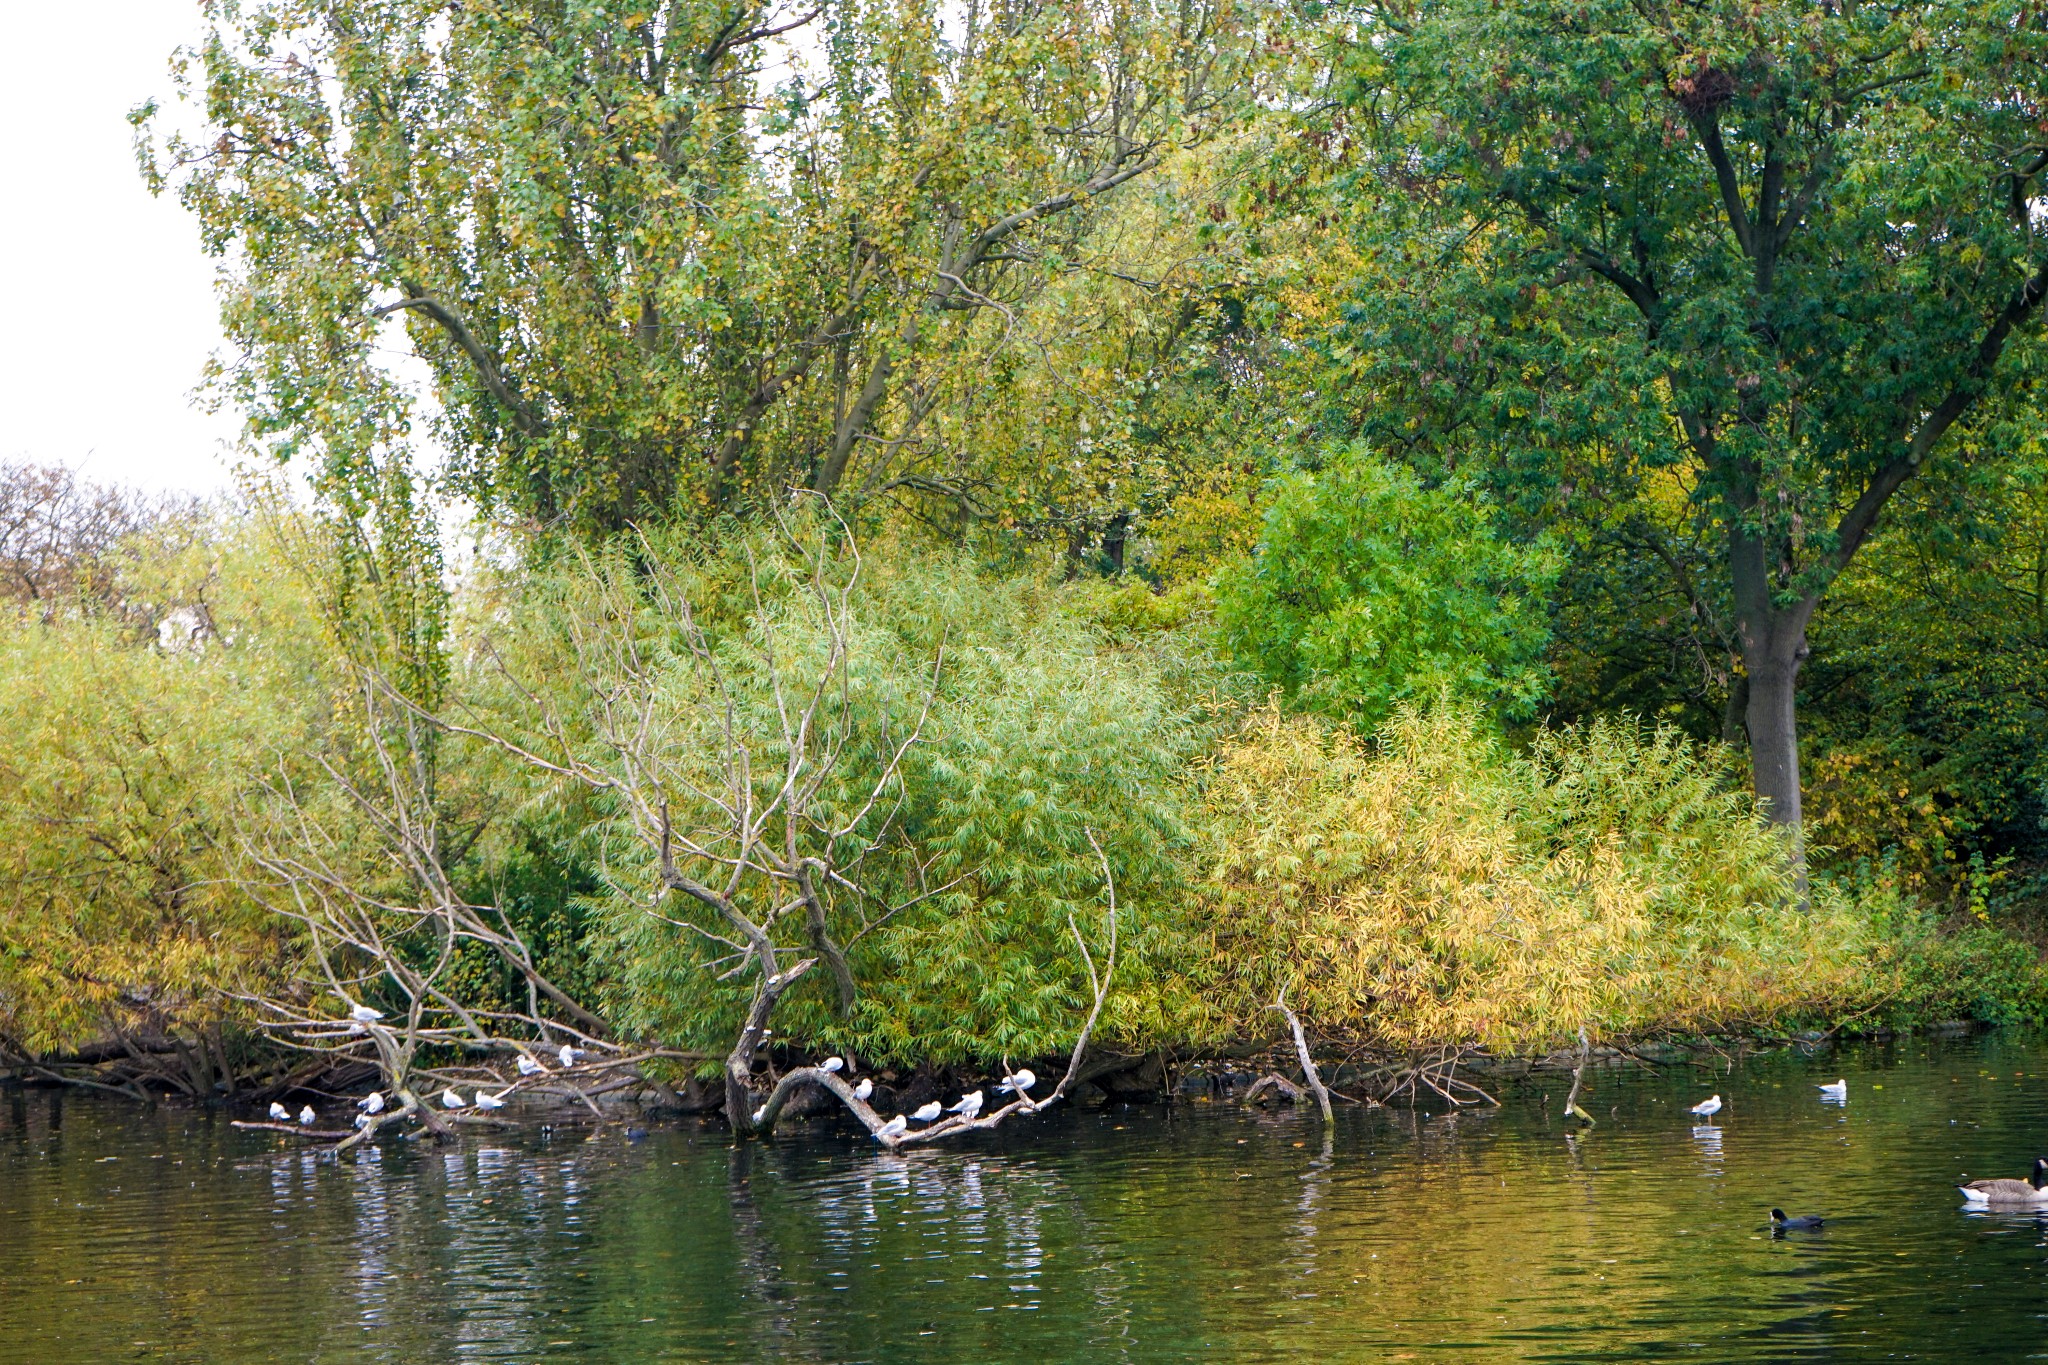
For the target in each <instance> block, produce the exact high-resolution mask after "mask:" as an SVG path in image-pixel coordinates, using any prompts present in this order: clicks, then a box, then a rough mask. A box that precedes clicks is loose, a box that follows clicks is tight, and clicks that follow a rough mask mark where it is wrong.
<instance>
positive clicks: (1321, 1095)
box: [1267, 989, 1336, 1123]
mask: <svg viewBox="0 0 2048 1365" xmlns="http://www.w3.org/2000/svg"><path fill="white" fill-rule="evenodd" d="M1267 1008H1268V1009H1275V1010H1278V1011H1280V1013H1281V1014H1282V1015H1284V1016H1285V1017H1286V1019H1287V1027H1289V1028H1291V1029H1293V1030H1294V1051H1295V1055H1297V1056H1298V1057H1300V1058H1301V1072H1302V1075H1304V1076H1306V1077H1307V1078H1308V1086H1309V1089H1311V1090H1313V1091H1314V1092H1315V1096H1316V1103H1317V1104H1319V1105H1321V1106H1322V1108H1323V1122H1324V1123H1334V1122H1335V1121H1336V1115H1334V1114H1333V1113H1332V1112H1331V1111H1330V1092H1329V1089H1328V1088H1327V1087H1326V1086H1324V1084H1323V1078H1322V1076H1320V1075H1319V1074H1317V1072H1316V1064H1315V1059H1314V1058H1312V1057H1310V1056H1309V1055H1308V1038H1307V1036H1306V1035H1304V1034H1303V1033H1302V1031H1301V1019H1300V1017H1299V1016H1297V1015H1296V1014H1295V1012H1294V1011H1293V1010H1291V1009H1289V1008H1287V992H1286V991H1285V990H1284V989H1283V990H1282V991H1281V992H1280V998H1279V999H1278V1000H1276V1001H1274V1002H1273V1003H1272V1004H1271V1005H1269V1006H1267Z"/></svg>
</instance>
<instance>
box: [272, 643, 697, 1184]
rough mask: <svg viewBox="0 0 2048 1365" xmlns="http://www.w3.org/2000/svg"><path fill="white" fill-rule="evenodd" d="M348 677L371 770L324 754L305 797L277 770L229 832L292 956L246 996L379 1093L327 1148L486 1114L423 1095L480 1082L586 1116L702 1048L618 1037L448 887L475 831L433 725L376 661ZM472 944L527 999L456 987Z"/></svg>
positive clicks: (481, 909) (301, 1043)
mask: <svg viewBox="0 0 2048 1365" xmlns="http://www.w3.org/2000/svg"><path fill="white" fill-rule="evenodd" d="M358 684H359V685H358V700H359V702H360V705H361V707H362V710H363V714H364V717H365V731H366V733H367V736H368V739H369V742H368V743H367V744H366V745H364V746H363V748H364V751H365V758H366V760H367V761H366V764H365V767H366V768H367V770H368V771H367V773H357V772H354V771H351V770H349V769H348V768H345V767H344V766H343V765H342V764H341V763H339V762H337V761H336V760H335V759H333V758H331V757H328V756H321V757H320V758H319V759H318V766H319V769H320V772H319V777H320V778H321V779H323V780H322V781H321V783H320V787H321V790H320V793H319V794H318V795H316V794H315V793H314V792H312V791H309V790H308V787H307V784H306V783H305V782H303V781H301V780H300V779H298V778H296V777H294V776H293V774H292V773H291V771H290V769H289V768H288V767H282V766H281V767H280V769H279V770H278V772H277V773H275V774H274V775H273V776H272V777H271V779H270V780H269V781H268V782H267V784H266V785H265V788H264V791H263V793H262V795H263V800H262V802H261V805H260V808H259V809H256V810H253V811H251V812H249V813H248V815H246V816H245V818H244V819H243V821H242V831H241V842H242V847H243V850H244V854H245V858H246V862H247V867H248V870H247V872H246V873H245V874H244V877H243V890H244V891H245V893H246V894H248V895H249V896H250V897H251V899H252V900H253V901H255V903H256V904H258V905H260V906H262V907H263V908H265V909H267V910H269V911H270V912H271V913H273V914H275V915H277V916H279V917H280V918H282V919H284V920H286V921H289V922H291V923H292V924H294V925H295V926H296V927H297V929H298V931H299V940H300V947H301V960H302V963H303V969H302V972H301V975H300V977H299V979H298V980H297V982H296V983H295V988H294V989H293V990H292V991H291V992H290V993H280V992H269V993H264V994H255V995H245V996H243V997H242V998H243V999H244V1000H245V1001H246V1002H247V1003H249V1004H251V1005H253V1006H254V1007H255V1009H256V1010H257V1012H258V1015H259V1019H260V1025H261V1027H262V1028H263V1029H264V1030H265V1031H266V1032H268V1033H269V1034H270V1035H271V1036H272V1037H273V1038H274V1039H275V1040H276V1041H278V1042H280V1043H282V1044H283V1045H284V1046H286V1047H289V1048H295V1049H299V1050H303V1051H309V1052H317V1053H323V1054H328V1055H330V1056H333V1057H336V1058H348V1059H355V1060H360V1061H366V1062H369V1063H371V1064H372V1065H374V1067H375V1068H376V1071H377V1073H378V1075H379V1077H380V1081H381V1087H380V1091H379V1094H380V1096H381V1095H382V1094H383V1093H384V1092H388V1093H389V1100H388V1102H385V1107H383V1108H381V1109H380V1110H379V1111H378V1112H376V1113H374V1114H365V1115H364V1117H363V1120H362V1121H361V1123H360V1126H359V1127H358V1128H357V1129H356V1130H355V1131H353V1132H351V1133H348V1134H345V1135H344V1140H343V1142H342V1144H341V1145H342V1146H344V1147H346V1146H352V1145H354V1144H355V1143H357V1142H360V1141H364V1140H367V1139H368V1138H370V1137H373V1136H374V1135H375V1134H376V1133H377V1132H378V1131H379V1130H380V1129H382V1128H385V1127H388V1126H391V1125H394V1124H406V1123H411V1122H415V1121H417V1122H418V1123H420V1124H422V1125H423V1126H424V1127H425V1128H426V1129H428V1130H430V1131H432V1132H434V1133H435V1134H437V1135H445V1134H446V1133H447V1132H448V1131H449V1128H450V1125H451V1124H459V1123H495V1122H498V1121H499V1120H496V1119H493V1118H492V1117H491V1116H490V1115H489V1114H487V1113H482V1112H479V1111H478V1109H477V1104H478V1101H477V1100H475V1099H472V1098H470V1097H461V1101H462V1102H461V1103H460V1105H459V1106H456V1107H454V1108H451V1107H450V1106H448V1105H447V1104H446V1103H445V1102H444V1103H443V1106H442V1108H441V1109H440V1110H439V1111H437V1110H436V1108H435V1106H434V1104H433V1103H431V1102H430V1099H429V1096H428V1092H431V1091H432V1090H433V1089H434V1088H435V1087H437V1086H438V1087H442V1094H443V1096H444V1097H445V1096H447V1095H448V1093H449V1091H451V1090H453V1088H454V1087H456V1086H465V1087H473V1088H475V1089H476V1091H477V1094H478V1095H483V1094H486V1093H488V1092H487V1090H486V1089H485V1088H486V1087H489V1088H491V1089H494V1090H495V1092H496V1093H495V1094H494V1095H492V1096H491V1098H492V1100H493V1101H495V1102H498V1103H508V1102H509V1101H510V1099H511V1098H512V1096H514V1095H515V1094H547V1095H552V1096H554V1097H557V1098H568V1099H571V1100H575V1101H580V1102H582V1103H583V1104H585V1105H586V1106H588V1107H590V1109H591V1112H592V1113H593V1114H595V1113H597V1112H598V1111H597V1109H596V1107H595V1105H594V1104H593V1103H592V1100H591V1096H592V1095H593V1094H594V1093H596V1092H597V1091H599V1090H601V1089H603V1088H604V1087H605V1085H606V1083H607V1082H609V1081H611V1080H613V1079H614V1078H619V1077H626V1078H636V1077H637V1074H638V1068H639V1067H640V1066H641V1065H642V1064H643V1063H645V1062H647V1061H649V1060H651V1059H653V1058H656V1057H663V1058H668V1059H671V1060H686V1061H696V1060H701V1058H700V1057H699V1056H698V1054H695V1053H681V1052H676V1051H673V1050H667V1049H661V1048H654V1047H636V1046H631V1045H628V1044H626V1043H624V1042H621V1041H619V1040H618V1039H617V1038H616V1037H615V1036H614V1031H613V1030H612V1029H611V1027H610V1026H609V1025H608V1024H607V1022H606V1021H605V1020H604V1019H603V1018H602V1017H601V1016H600V1015H598V1014H597V1013H596V1012H594V1011H593V1010H591V1009H590V1008H589V1007H587V1006H586V1005H585V1004H583V1003H582V1002H581V1001H579V1000H577V999H576V998H575V997H574V996H573V995H571V994H570V993H569V992H568V991H566V990H564V989H563V988H562V987H561V986H559V985H557V984H556V983H555V982H554V981H552V980H551V979H550V978H549V977H548V976H547V975H546V974H545V973H544V972H543V971H542V970H541V969H540V967H539V966H538V965H537V963H536V961H535V958H534V954H533V952H532V949H531V946H530V945H529V944H528V943H527V942H526V940H525V938H524V936H523V935H522V934H521V933H520V932H519V930H518V929H517V928H516V927H515V926H514V924H513V923H512V921H511V920H510V919H509V918H508V917H507V916H506V915H505V914H504V913H503V911H502V910H500V909H498V908H495V907H492V906H487V905H478V904H475V903H473V902H471V901H470V900H469V899H468V898H466V897H465V896H463V895H462V894H461V892H460V891H459V889H458V888H457V886H456V883H455V879H454V878H453V877H452V876H451V875H450V872H449V865H450V863H451V862H453V861H456V860H457V859H459V857H460V855H461V853H462V852H463V851H464V848H465V847H466V845H467V844H468V843H469V842H471V841H473V840H474V838H475V837H476V835H477V834H478V833H480V829H478V828H472V829H470V830H467V831H462V832H460V833H451V831H450V829H449V819H448V816H447V815H446V813H445V812H444V811H443V810H442V809H441V807H440V805H439V803H438V802H437V800H436V792H435V782H434V777H433V770H432V762H431V759H430V757H429V749H428V741H429V739H430V734H429V730H430V726H429V724H428V723H427V721H426V720H425V719H424V718H423V717H422V715H421V714H420V712H419V711H418V710H417V708H414V707H411V706H408V705H405V704H403V702H402V699H400V698H397V697H396V696H395V694H394V693H392V692H391V690H390V689H389V687H388V685H387V684H386V683H385V682H384V680H383V679H382V678H381V677H379V676H378V675H377V674H376V673H375V672H374V671H373V670H371V669H367V668H365V669H362V670H360V672H359V678H358ZM479 823H480V818H479ZM479 950H480V951H482V952H484V953H487V954H488V955H489V956H490V958H491V960H493V961H494V962H495V963H497V964H498V965H499V966H500V967H502V968H503V969H505V971H506V972H507V974H508V975H509V977H510V978H511V979H512V980H513V981H514V982H516V983H517V989H518V990H519V991H520V992H521V993H522V994H523V996H524V1000H523V1001H521V1002H518V1003H516V1004H514V1005H513V1006H512V1007H509V1008H508V1007H506V1006H505V1005H503V1004H502V1003H498V1002H489V1003H486V1002H480V1001H479V1000H477V999H474V998H465V995H464V992H463V989H462V987H460V986H459V985H458V984H457V977H458V972H457V969H458V967H459V966H460V965H461V964H462V962H463V960H464V958H465V956H466V955H470V954H473V953H475V952H477V951H479ZM371 1001H377V1002H381V1003H384V1004H386V1005H387V1006H395V1008H393V1009H390V1010H379V1009H377V1008H375V1006H374V1005H372V1004H371V1003H370V1002H371ZM515 1064H516V1066H515ZM458 1093H459V1092H458ZM256 1126H265V1125H256ZM270 1126H276V1125H270ZM282 1127H283V1128H284V1129H285V1130H287V1131H296V1132H299V1133H300V1134H301V1135H303V1136H308V1137H320V1136H323V1135H324V1136H332V1134H329V1133H328V1132H327V1130H317V1131H315V1130H307V1129H293V1128H292V1127H291V1125H282Z"/></svg>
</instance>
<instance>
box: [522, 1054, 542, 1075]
mask: <svg viewBox="0 0 2048 1365" xmlns="http://www.w3.org/2000/svg"><path fill="white" fill-rule="evenodd" d="M546 1070H547V1068H546V1067H544V1066H542V1065H541V1064H540V1063H539V1062H536V1061H535V1060H533V1058H531V1057H529V1056H527V1055H526V1054H525V1053H523V1052H522V1053H520V1054H519V1074H520V1075H522V1076H538V1075H540V1073H541V1072H543V1071H546Z"/></svg>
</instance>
